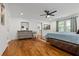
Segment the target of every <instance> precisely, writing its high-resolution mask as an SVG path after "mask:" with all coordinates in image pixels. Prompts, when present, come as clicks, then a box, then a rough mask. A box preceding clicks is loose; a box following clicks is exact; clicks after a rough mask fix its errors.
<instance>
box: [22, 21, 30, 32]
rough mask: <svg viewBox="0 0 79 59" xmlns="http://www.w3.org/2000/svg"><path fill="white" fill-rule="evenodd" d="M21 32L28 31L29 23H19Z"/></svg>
mask: <svg viewBox="0 0 79 59" xmlns="http://www.w3.org/2000/svg"><path fill="white" fill-rule="evenodd" d="M21 30H27V31H28V30H29V22H21Z"/></svg>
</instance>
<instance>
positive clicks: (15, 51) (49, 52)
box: [3, 39, 71, 56]
mask: <svg viewBox="0 0 79 59" xmlns="http://www.w3.org/2000/svg"><path fill="white" fill-rule="evenodd" d="M70 55H71V54H69V53H67V52H64V51H62V50H60V49H58V48H56V47H53V46H51V45H49V44H48V43H46V42H43V41H40V40H38V39H25V40H13V41H11V42H9V46H8V47H7V49H6V50H5V52H4V53H3V56H70Z"/></svg>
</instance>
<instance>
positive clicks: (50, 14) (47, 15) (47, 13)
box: [40, 10, 57, 18]
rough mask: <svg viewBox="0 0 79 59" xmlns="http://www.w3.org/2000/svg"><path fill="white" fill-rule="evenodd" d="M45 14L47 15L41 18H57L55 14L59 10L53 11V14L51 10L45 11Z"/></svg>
mask: <svg viewBox="0 0 79 59" xmlns="http://www.w3.org/2000/svg"><path fill="white" fill-rule="evenodd" d="M44 12H45V13H46V14H42V15H40V16H46V18H48V17H50V16H55V15H54V14H53V13H55V12H57V10H55V11H53V12H50V11H49V10H44Z"/></svg>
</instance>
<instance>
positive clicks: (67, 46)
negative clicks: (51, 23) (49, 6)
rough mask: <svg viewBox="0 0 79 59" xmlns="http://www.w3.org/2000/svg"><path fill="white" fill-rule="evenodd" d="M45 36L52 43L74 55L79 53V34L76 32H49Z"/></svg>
mask: <svg viewBox="0 0 79 59" xmlns="http://www.w3.org/2000/svg"><path fill="white" fill-rule="evenodd" d="M45 37H46V39H47V41H48V42H50V43H51V44H52V45H54V46H56V47H58V48H60V49H63V50H65V51H67V52H70V53H72V54H74V55H79V34H76V33H74V32H54V33H47V34H46V36H45Z"/></svg>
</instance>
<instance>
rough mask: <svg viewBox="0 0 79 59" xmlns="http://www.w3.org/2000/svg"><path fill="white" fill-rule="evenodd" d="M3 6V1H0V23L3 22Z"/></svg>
mask: <svg viewBox="0 0 79 59" xmlns="http://www.w3.org/2000/svg"><path fill="white" fill-rule="evenodd" d="M4 18H5V6H4V4H3V3H0V23H1V25H4V24H5V21H4V20H5V19H4Z"/></svg>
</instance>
